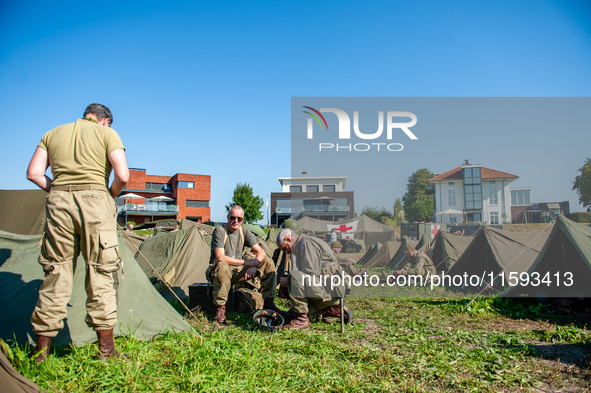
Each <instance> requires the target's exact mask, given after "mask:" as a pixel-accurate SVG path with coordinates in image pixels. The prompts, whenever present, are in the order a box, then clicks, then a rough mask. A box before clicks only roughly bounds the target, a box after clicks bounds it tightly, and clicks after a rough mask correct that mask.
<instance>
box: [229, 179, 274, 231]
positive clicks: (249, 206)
mask: <svg viewBox="0 0 591 393" xmlns="http://www.w3.org/2000/svg"><path fill="white" fill-rule="evenodd" d="M264 204H265V201H264V200H263V198H261V197H260V196H258V195H256V196H255V195H254V192H253V191H252V187H251V186H250V184H248V183H238V184H237V185H236V188H235V189H234V196H232V201H231V202H230V203H228V204H227V205H226V211H227V212H229V211H230V209H231V208H232V206H234V205H240V206H241V207H242V208H243V209H244V221H245V222H247V223H249V224H252V223H254V222H256V221H258V220H261V219H262V218H263V213H262V212H261V208H262V207H263V205H264Z"/></svg>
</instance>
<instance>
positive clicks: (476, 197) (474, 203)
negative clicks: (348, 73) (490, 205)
mask: <svg viewBox="0 0 591 393" xmlns="http://www.w3.org/2000/svg"><path fill="white" fill-rule="evenodd" d="M464 197H465V199H466V209H467V210H480V209H482V186H481V185H480V184H478V185H476V184H475V185H471V186H466V185H465V186H464Z"/></svg>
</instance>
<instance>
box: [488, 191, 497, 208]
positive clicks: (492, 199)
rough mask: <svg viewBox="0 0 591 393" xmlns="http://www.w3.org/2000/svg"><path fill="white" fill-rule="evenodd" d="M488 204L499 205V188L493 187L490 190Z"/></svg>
mask: <svg viewBox="0 0 591 393" xmlns="http://www.w3.org/2000/svg"><path fill="white" fill-rule="evenodd" d="M488 203H489V204H490V205H498V204H499V190H498V189H497V188H495V187H491V188H489V189H488Z"/></svg>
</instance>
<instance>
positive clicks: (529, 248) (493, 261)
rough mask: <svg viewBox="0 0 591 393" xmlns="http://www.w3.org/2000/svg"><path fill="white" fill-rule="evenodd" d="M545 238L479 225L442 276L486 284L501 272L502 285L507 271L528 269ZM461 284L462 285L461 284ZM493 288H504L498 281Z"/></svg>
mask: <svg viewBox="0 0 591 393" xmlns="http://www.w3.org/2000/svg"><path fill="white" fill-rule="evenodd" d="M546 239H548V233H538V234H535V233H519V232H509V231H505V230H502V229H495V228H491V227H489V226H483V227H482V228H480V230H479V231H478V232H477V233H476V235H475V236H474V240H472V242H471V243H470V245H469V246H468V247H467V248H466V250H465V251H464V253H463V254H462V255H461V256H460V258H459V259H458V260H457V262H456V263H455V264H454V265H453V266H452V267H451V269H449V271H448V272H447V273H446V274H447V275H449V276H452V277H453V276H464V274H466V275H467V277H470V276H473V275H476V276H478V277H484V280H486V279H488V280H487V282H490V277H496V276H497V275H498V274H499V273H501V272H503V276H504V283H505V286H506V284H507V282H508V281H507V280H508V279H509V275H510V273H511V272H514V273H516V274H520V273H522V272H526V271H527V270H528V269H529V268H530V266H531V265H532V263H533V262H534V260H535V259H536V257H537V256H538V254H539V253H540V251H541V250H542V247H543V246H544V243H545V242H546ZM491 274H492V276H491ZM463 285H464V286H465V282H464V283H463ZM452 286H453V285H452ZM470 289H478V288H474V287H471V288H470ZM493 289H496V290H498V291H500V290H503V289H504V288H503V286H502V281H501V280H500V279H498V278H497V279H496V280H495V282H494V283H493Z"/></svg>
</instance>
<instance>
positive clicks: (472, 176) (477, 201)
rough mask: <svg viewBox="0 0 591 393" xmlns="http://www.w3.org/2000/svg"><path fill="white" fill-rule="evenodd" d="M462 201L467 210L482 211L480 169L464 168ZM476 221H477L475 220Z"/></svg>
mask: <svg viewBox="0 0 591 393" xmlns="http://www.w3.org/2000/svg"><path fill="white" fill-rule="evenodd" d="M462 175H463V176H464V200H465V201H466V202H465V203H466V209H467V210H480V209H482V185H481V183H482V180H481V178H480V168H479V167H476V168H464V169H463V170H462ZM477 221H478V220H477Z"/></svg>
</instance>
